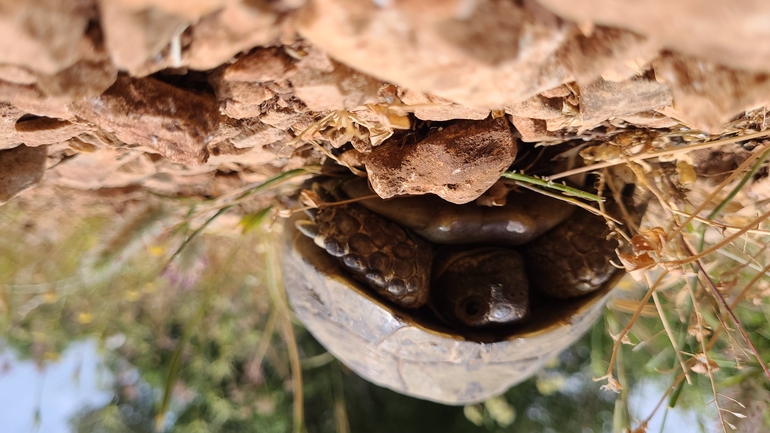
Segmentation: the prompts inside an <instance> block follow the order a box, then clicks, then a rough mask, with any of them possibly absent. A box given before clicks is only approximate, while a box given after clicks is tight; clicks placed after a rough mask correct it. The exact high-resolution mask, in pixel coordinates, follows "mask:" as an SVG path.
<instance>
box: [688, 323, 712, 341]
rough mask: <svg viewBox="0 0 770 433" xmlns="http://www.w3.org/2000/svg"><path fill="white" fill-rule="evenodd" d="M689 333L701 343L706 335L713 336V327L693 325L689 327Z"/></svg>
mask: <svg viewBox="0 0 770 433" xmlns="http://www.w3.org/2000/svg"><path fill="white" fill-rule="evenodd" d="M687 334H689V335H691V336H693V337H695V339H696V340H697V341H698V343H700V342H701V341H702V340H703V338H704V337H705V338H708V337H710V336H711V329H710V328H708V327H705V326H701V325H692V326H690V327H689V328H687Z"/></svg>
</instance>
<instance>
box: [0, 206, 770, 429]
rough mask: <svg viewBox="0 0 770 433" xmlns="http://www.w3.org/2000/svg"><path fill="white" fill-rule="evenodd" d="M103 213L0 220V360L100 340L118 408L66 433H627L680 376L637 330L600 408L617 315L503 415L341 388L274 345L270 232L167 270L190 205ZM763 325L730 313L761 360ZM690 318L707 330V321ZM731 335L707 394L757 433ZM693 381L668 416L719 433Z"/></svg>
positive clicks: (208, 239) (653, 330) (192, 255)
mask: <svg viewBox="0 0 770 433" xmlns="http://www.w3.org/2000/svg"><path fill="white" fill-rule="evenodd" d="M97 201H98V199H96V200H94V202H93V203H88V202H87V201H86V202H85V203H86V204H85V205H77V206H74V207H71V208H61V209H57V208H56V207H54V208H50V207H42V208H40V207H38V208H32V207H30V206H29V205H28V204H26V203H24V202H22V201H18V200H17V201H13V202H11V203H9V204H7V205H5V206H3V207H0V339H1V340H2V341H4V343H3V344H7V345H8V347H10V348H12V349H13V350H14V351H15V352H17V353H18V354H19V355H20V356H21V357H23V358H26V359H32V360H34V361H35V362H37V363H39V364H40V365H44V364H45V363H48V362H52V361H55V360H56V359H57V357H58V356H59V354H60V353H62V351H63V350H64V349H65V348H66V347H67V345H68V344H70V343H71V342H73V341H77V340H82V339H96V340H98V341H99V342H100V343H101V347H102V352H103V355H104V358H105V360H106V362H107V364H108V365H109V366H110V369H111V370H112V371H113V372H114V373H115V377H116V378H117V379H116V382H115V384H114V392H115V398H114V400H113V401H112V402H111V403H110V404H109V405H107V406H105V407H102V408H98V409H94V410H89V411H84V412H82V413H81V414H80V415H79V416H78V417H76V418H75V419H73V420H72V425H73V431H77V432H84V433H85V432H97V431H98V432H151V431H169V432H251V431H254V432H276V433H278V432H287V431H292V430H294V431H297V429H296V427H298V426H296V425H295V424H294V423H295V420H296V415H293V413H294V409H295V404H296V403H295V398H301V399H302V401H304V420H305V422H304V425H302V426H299V427H300V429H299V430H301V429H305V430H306V431H308V432H311V433H312V432H348V431H350V432H375V433H376V432H392V431H401V432H473V431H479V432H482V431H483V432H514V431H516V432H588V431H592V432H613V431H623V429H624V428H626V427H627V426H629V425H633V424H635V422H634V420H632V419H630V415H629V408H628V407H627V406H626V405H627V404H628V398H629V396H628V389H630V388H631V387H633V385H634V384H635V383H637V382H639V381H641V380H648V381H649V380H652V381H655V382H658V383H660V384H661V386H660V387H661V389H664V388H665V387H667V386H669V385H670V384H671V383H672V379H673V377H674V376H675V375H676V371H674V370H672V369H673V368H675V367H677V366H678V361H677V358H676V356H675V353H674V351H673V349H672V348H671V344H670V342H669V337H668V336H667V334H666V332H665V331H664V330H663V326H662V325H661V322H660V319H659V318H657V315H656V314H651V315H650V316H654V317H646V318H642V319H640V321H638V322H637V324H636V325H635V326H634V327H633V328H632V329H631V332H630V334H629V339H630V343H633V344H635V346H633V349H632V346H630V345H622V346H621V349H620V357H619V364H618V369H617V372H618V374H617V376H618V379H619V380H620V383H621V384H622V385H623V387H624V391H623V392H621V393H620V394H617V393H614V392H612V391H600V390H599V387H600V384H599V383H594V382H593V381H592V377H600V376H603V375H604V374H605V372H606V369H607V365H608V364H607V361H608V359H609V355H610V353H611V351H612V346H613V343H614V342H613V340H612V338H611V337H610V334H613V335H617V334H618V332H619V331H620V329H621V328H622V327H623V326H624V325H625V324H626V323H628V321H629V318H630V314H629V312H628V309H627V308H626V309H623V308H614V307H613V308H611V309H609V310H608V312H607V314H606V315H605V318H604V319H603V320H602V321H600V323H598V324H597V326H596V327H595V329H594V330H593V332H592V333H590V334H589V335H587V336H586V337H585V338H584V339H583V340H581V342H580V343H579V344H577V345H575V346H574V347H572V348H571V349H569V350H568V351H566V352H564V353H563V354H562V355H561V356H560V357H559V359H557V360H554V361H553V362H552V363H551V365H549V367H548V368H547V369H546V370H544V371H543V372H541V373H540V374H538V375H537V376H535V377H533V378H532V379H530V380H528V381H527V382H525V383H523V384H521V385H519V386H517V387H515V388H513V389H511V390H510V391H509V392H507V393H506V394H505V395H504V396H503V397H502V398H498V399H493V400H491V401H488V402H486V403H485V404H482V405H474V406H469V407H465V408H463V407H449V406H443V405H439V404H434V403H430V402H425V401H419V400H415V399H412V398H409V397H405V396H401V395H398V394H396V393H393V392H391V391H389V390H386V389H383V388H379V387H377V386H374V385H371V384H369V383H367V382H365V381H363V380H361V379H360V378H358V377H357V376H355V375H354V374H353V373H351V372H349V371H348V370H347V369H346V368H345V367H344V366H342V365H341V364H339V363H338V362H337V361H335V360H334V359H333V358H331V357H330V356H328V354H326V352H325V351H324V349H323V348H322V347H321V346H320V345H319V344H318V343H316V342H315V340H313V338H312V337H311V336H310V334H309V333H308V332H307V331H306V330H304V329H303V328H302V327H301V325H300V324H298V323H294V325H293V326H294V331H295V333H296V342H295V341H293V340H292V339H291V338H287V333H286V332H282V323H284V321H288V320H293V319H292V318H291V317H290V316H289V315H288V313H287V312H286V310H285V308H283V309H282V308H281V305H280V303H281V302H283V301H282V299H281V298H280V296H277V295H276V294H275V293H273V294H271V293H270V290H269V288H268V284H267V283H268V281H269V279H270V278H272V277H274V276H275V273H276V272H277V270H276V269H270V268H268V267H267V266H266V263H267V260H266V253H268V252H269V251H270V248H274V247H275V243H276V242H277V241H276V239H277V236H278V234H277V233H273V232H271V231H270V230H269V229H267V228H266V226H265V225H263V224H259V222H260V221H262V219H261V218H262V217H264V216H265V215H264V214H259V215H257V216H258V218H257V217H255V216H247V217H246V218H244V220H243V221H248V222H249V227H251V226H253V230H249V231H247V232H246V233H239V232H238V231H237V230H236V228H235V227H234V226H235V224H232V226H233V227H227V224H223V225H222V226H221V227H213V228H212V230H211V232H210V233H207V234H204V235H201V236H200V237H197V238H195V239H192V241H191V242H190V243H189V244H188V245H187V247H186V248H185V249H184V250H183V251H182V253H181V254H180V255H179V256H178V257H177V258H176V259H175V260H174V261H173V262H171V264H170V265H168V266H166V265H167V263H168V260H169V258H170V257H171V256H172V255H173V253H174V252H175V251H176V249H177V248H178V247H179V245H181V244H182V242H183V241H184V240H185V239H187V238H188V237H189V236H190V234H191V233H192V232H193V231H194V229H195V224H193V223H190V222H189V221H187V216H188V215H192V214H193V213H194V209H195V207H194V206H195V203H189V202H179V201H173V200H166V199H160V198H157V197H153V196H150V195H142V196H140V198H139V199H137V198H134V199H132V200H127V201H126V202H124V203H121V205H120V206H116V205H115V204H114V203H113V204H96V202H97ZM231 222H232V221H231ZM236 223H237V221H236ZM197 224H198V225H199V224H200V222H198V223H197ZM750 275H751V273H750V272H748V274H747V275H746V276H743V277H744V278H746V277H748V276H750ZM633 293H635V292H632V291H630V290H623V291H622V297H625V298H627V299H638V298H639V295H638V294H637V295H634V294H633ZM677 293H679V292H678V291H676V290H673V289H672V290H669V291H664V292H662V295H663V296H662V297H661V303H662V304H663V307H664V311H665V312H666V315H667V318H668V320H669V322H670V323H672V324H674V325H675V329H674V331H675V335H676V336H677V337H678V338H681V341H682V342H683V344H684V346H683V347H682V348H683V351H684V352H687V353H690V354H694V353H697V352H698V350H699V343H698V340H697V339H696V336H697V334H698V332H693V331H692V326H693V324H692V323H689V325H688V321H687V320H681V319H682V317H684V316H685V315H686V314H685V311H690V310H687V308H688V306H687V304H686V302H684V301H683V300H682V299H678V298H677ZM700 301H702V303H704V304H708V300H707V299H706V298H705V297H704V298H701V299H700ZM628 302H631V304H632V305H633V301H628ZM620 304H621V303H620V302H619V303H618V304H617V305H620ZM769 308H770V306H769V305H768V302H767V297H766V296H763V297H757V298H755V299H754V301H753V302H749V303H747V305H746V306H745V307H744V308H741V309H740V310H739V311H738V316H739V317H740V319H741V320H742V322H743V324H744V327H745V328H746V329H747V330H748V332H749V334H750V335H751V337H752V339H753V341H754V343H755V345H756V346H757V348H758V350H759V351H760V353H761V354H762V355H763V356H765V355H766V356H767V357H766V358H765V359H766V360H770V339H769V338H768V337H770V325H768V323H769V322H770V321H769V320H768V317H769V316H768V312H770V311H769ZM702 311H703V319H704V320H705V322H706V323H708V325H709V327H710V329H712V330H713V329H715V328H716V327H717V326H718V323H719V320H718V318H717V316H716V315H715V314H713V313H709V311H713V310H706V309H703V310H702ZM696 331H697V330H696ZM703 332H704V333H706V334H707V333H708V332H709V331H707V330H706V331H703ZM730 335H731V336H732V338H729V339H728V338H724V339H722V340H720V343H719V344H718V345H716V346H715V347H714V348H713V349H712V351H711V353H710V355H711V359H713V360H714V361H715V362H716V364H717V365H718V366H719V367H720V370H719V371H718V372H716V373H715V378H716V381H717V386H718V389H719V390H720V392H721V393H723V394H725V395H729V396H730V398H733V399H735V400H737V401H739V402H741V403H744V404H746V406H747V407H746V408H740V406H736V405H735V404H733V403H731V402H730V401H727V400H720V401H722V402H723V404H722V407H725V408H730V410H733V411H735V412H738V413H740V414H743V415H745V416H746V418H745V419H740V418H736V417H734V416H732V415H729V414H728V415H727V417H729V422H731V423H732V424H738V423H740V422H743V424H742V425H741V428H745V430H741V431H757V432H758V431H764V430H763V429H765V428H767V426H770V423H768V419H767V418H768V416H767V415H764V414H765V413H767V411H765V409H766V408H767V406H768V401H770V391H769V388H768V385H767V380H766V379H764V377H763V375H762V372H761V370H760V369H759V368H758V366H757V363H756V362H755V361H752V358H751V356H750V354H748V352H747V351H746V349H745V347H744V346H745V345H744V344H743V343H742V342H741V341H740V340H739V337H736V334H735V333H734V332H731V333H730ZM294 344H296V345H297V348H298V350H299V354H300V357H301V358H302V360H303V368H302V378H301V379H299V378H298V377H297V375H296V374H295V373H296V372H294V371H293V370H292V365H291V359H290V358H291V357H290V350H289V349H290V348H291V347H292V345H294ZM0 347H1V346H0ZM132 371H133V372H137V373H138V375H137V377H133V376H132V375H131V374H130V373H131V372H132ZM690 376H691V379H692V384H691V385H687V386H685V387H684V390H683V392H682V393H681V395H680V396H679V398H678V401H677V402H676V405H677V406H678V407H679V408H693V409H694V410H696V411H697V412H698V413H700V414H703V415H702V416H703V423H706V424H710V425H717V424H716V416H715V415H714V407H713V403H712V404H709V402H710V401H712V400H713V398H714V397H713V394H712V392H711V384H710V381H709V379H708V377H707V376H706V375H703V374H696V373H691V375H690ZM296 380H302V385H303V387H302V395H301V396H296V395H293V390H296V389H297V388H296V383H295V382H294V381H296ZM664 410H665V409H664V408H661V409H660V411H661V412H662V411H664ZM127 414H128V415H127ZM639 415H640V416H646V414H639ZM751 423H753V424H751ZM693 427H694V428H695V426H693ZM752 428H753V430H752ZM640 431H641V430H640ZM694 431H695V430H694Z"/></svg>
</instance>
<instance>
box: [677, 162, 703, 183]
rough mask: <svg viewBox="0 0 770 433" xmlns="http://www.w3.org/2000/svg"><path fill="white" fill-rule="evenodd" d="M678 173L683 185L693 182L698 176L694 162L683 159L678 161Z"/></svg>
mask: <svg viewBox="0 0 770 433" xmlns="http://www.w3.org/2000/svg"><path fill="white" fill-rule="evenodd" d="M676 173H677V174H678V175H679V182H680V183H682V184H683V185H687V184H690V183H693V182H695V180H696V179H697V178H698V175H697V174H696V173H695V168H694V167H693V166H692V164H690V163H689V162H687V161H683V160H681V159H680V160H679V161H677V162H676Z"/></svg>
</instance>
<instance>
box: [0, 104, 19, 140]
mask: <svg viewBox="0 0 770 433" xmlns="http://www.w3.org/2000/svg"><path fill="white" fill-rule="evenodd" d="M23 115H24V112H23V111H21V110H19V109H18V108H16V107H14V106H13V105H11V104H8V103H5V102H2V103H0V150H3V149H11V148H14V147H16V146H18V145H19V144H21V138H19V135H18V134H17V133H16V127H15V125H16V121H18V120H19V118H21V116H23Z"/></svg>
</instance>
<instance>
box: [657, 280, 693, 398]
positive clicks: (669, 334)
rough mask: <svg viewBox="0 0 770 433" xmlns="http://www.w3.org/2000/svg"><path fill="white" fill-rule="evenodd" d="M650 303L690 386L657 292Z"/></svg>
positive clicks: (685, 368) (688, 377)
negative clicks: (653, 304)
mask: <svg viewBox="0 0 770 433" xmlns="http://www.w3.org/2000/svg"><path fill="white" fill-rule="evenodd" d="M647 277H648V281H647V284H649V283H650V281H649V274H647ZM652 301H653V302H654V303H655V308H657V309H658V316H660V321H661V322H662V323H663V329H665V330H666V334H667V335H668V339H669V340H670V341H671V346H672V347H673V348H674V352H675V353H676V357H677V359H679V365H681V366H682V371H683V372H684V374H685V377H686V378H687V383H688V384H690V385H692V380H691V379H690V375H689V370H687V367H686V366H685V364H684V358H683V357H682V352H681V351H680V350H679V347H678V345H677V344H676V340H674V331H673V330H672V329H671V326H669V324H668V320H667V319H666V314H665V312H664V311H663V306H662V305H661V304H660V299H659V298H658V293H657V292H652Z"/></svg>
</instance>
